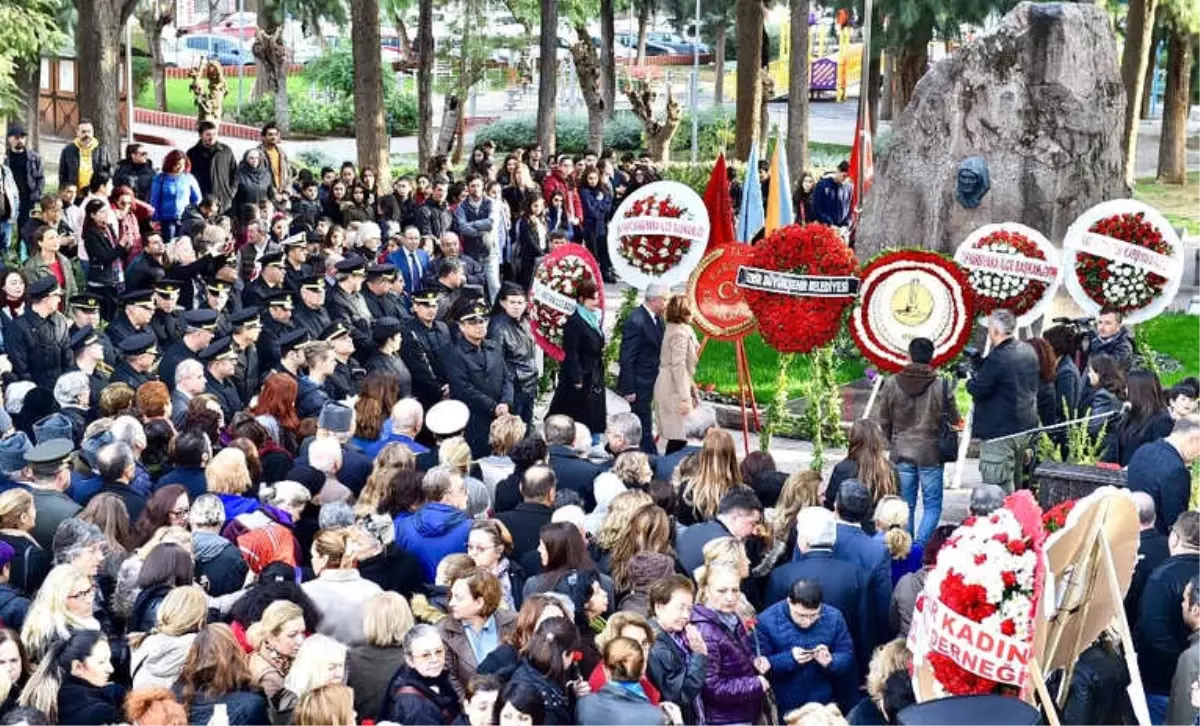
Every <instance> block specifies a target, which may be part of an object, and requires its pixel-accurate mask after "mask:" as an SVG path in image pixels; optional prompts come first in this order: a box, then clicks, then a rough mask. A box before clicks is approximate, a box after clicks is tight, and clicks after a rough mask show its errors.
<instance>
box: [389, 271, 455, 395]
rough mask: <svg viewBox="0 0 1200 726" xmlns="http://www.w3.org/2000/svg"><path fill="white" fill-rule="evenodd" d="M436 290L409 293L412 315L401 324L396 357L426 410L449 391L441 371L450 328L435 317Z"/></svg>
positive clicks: (444, 375) (436, 304) (436, 308)
mask: <svg viewBox="0 0 1200 726" xmlns="http://www.w3.org/2000/svg"><path fill="white" fill-rule="evenodd" d="M437 310H438V292H437V291H436V290H434V289H432V288H430V289H425V290H421V291H420V292H418V293H416V294H414V295H413V317H412V318H410V319H409V320H407V321H405V322H404V323H403V325H404V342H403V344H401V346H400V358H401V359H402V360H403V361H404V365H406V366H408V372H409V373H410V374H411V375H412V379H413V395H414V396H416V397H417V400H418V401H420V402H421V405H422V406H424V407H425V408H426V409H428V408H429V407H431V406H433V405H434V404H436V403H437V402H438V401H441V400H442V399H443V398H445V397H446V395H447V394H448V393H449V391H450V388H449V386H448V385H447V384H446V374H445V372H444V371H443V370H442V358H443V355H444V350H445V348H446V346H447V345H449V344H450V329H449V328H447V327H446V324H445V323H443V322H442V321H440V320H438V319H437Z"/></svg>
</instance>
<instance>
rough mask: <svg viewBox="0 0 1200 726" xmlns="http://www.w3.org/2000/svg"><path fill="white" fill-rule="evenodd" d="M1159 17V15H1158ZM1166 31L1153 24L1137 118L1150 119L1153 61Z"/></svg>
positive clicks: (1152, 94)
mask: <svg viewBox="0 0 1200 726" xmlns="http://www.w3.org/2000/svg"><path fill="white" fill-rule="evenodd" d="M1159 14H1160V15H1161V13H1159ZM1165 35H1166V31H1165V29H1164V28H1163V26H1162V25H1161V24H1160V23H1158V22H1157V21H1156V22H1155V23H1154V35H1153V36H1152V37H1151V38H1150V49H1149V50H1148V51H1147V52H1146V58H1147V59H1148V60H1147V61H1146V78H1145V80H1144V81H1142V89H1143V90H1142V107H1141V110H1140V111H1139V112H1138V118H1140V119H1143V120H1144V119H1148V118H1150V101H1151V99H1152V98H1153V97H1154V61H1155V59H1156V58H1157V57H1158V45H1159V43H1161V42H1162V41H1163V38H1164V37H1165Z"/></svg>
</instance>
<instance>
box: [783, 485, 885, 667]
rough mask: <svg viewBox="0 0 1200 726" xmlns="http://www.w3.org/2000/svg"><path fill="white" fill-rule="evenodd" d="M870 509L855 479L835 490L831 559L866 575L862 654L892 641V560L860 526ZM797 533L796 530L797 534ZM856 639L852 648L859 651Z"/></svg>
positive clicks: (862, 486) (865, 489) (863, 489)
mask: <svg viewBox="0 0 1200 726" xmlns="http://www.w3.org/2000/svg"><path fill="white" fill-rule="evenodd" d="M871 509H872V503H871V494H870V493H869V492H868V491H867V488H866V486H864V485H863V484H862V482H860V481H858V480H857V479H847V480H846V481H843V482H842V485H841V487H839V488H838V496H837V500H836V501H835V502H834V514H836V515H837V518H838V523H837V541H836V542H835V543H834V545H833V556H834V557H835V558H837V560H838V561H839V562H842V563H844V564H851V565H854V566H855V567H858V568H860V569H862V570H863V571H864V572H866V573H867V595H866V602H865V604H864V606H863V608H864V610H863V612H866V613H867V614H868V615H869V616H870V618H871V619H870V620H869V621H868V626H869V627H870V631H868V633H867V635H868V636H869V637H868V638H867V639H866V643H865V645H866V649H865V651H862V652H865V653H870V652H871V651H873V650H874V649H875V646H877V645H881V644H883V643H886V642H887V641H888V640H890V639H891V632H890V631H891V624H890V623H889V622H888V619H887V618H888V609H889V608H890V607H891V604H892V558H891V555H890V554H888V551H887V548H886V547H884V545H883V542H882V541H879V540H876V539H875V538H874V537H872V536H871V535H869V534H867V533H866V532H864V531H863V529H862V523H863V521H864V520H865V519H866V518H867V516H868V514H869V513H870V511H871ZM798 531H799V530H797V532H798ZM859 647H860V646H859V645H858V640H856V641H855V649H856V651H857V650H859Z"/></svg>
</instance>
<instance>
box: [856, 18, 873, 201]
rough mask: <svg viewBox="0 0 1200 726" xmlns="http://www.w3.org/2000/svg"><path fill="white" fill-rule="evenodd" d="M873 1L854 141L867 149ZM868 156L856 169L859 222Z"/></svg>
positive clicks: (861, 158) (862, 156)
mask: <svg viewBox="0 0 1200 726" xmlns="http://www.w3.org/2000/svg"><path fill="white" fill-rule="evenodd" d="M871 5H872V2H871V0H863V26H862V27H863V30H862V41H863V42H862V45H863V49H862V74H861V78H860V79H859V82H858V129H859V130H858V138H856V139H854V143H855V144H856V145H858V146H859V148H863V149H865V148H866V145H865V144H864V143H863V139H862V136H863V134H866V135H867V136H868V137H869V136H870V134H871V128H870V123H871V109H870V102H871ZM865 157H866V154H863V153H860V154H859V155H858V168H857V169H855V170H854V171H855V178H854V186H855V189H854V219H855V220H857V219H858V218H859V216H860V215H861V214H862V208H863V197H865V196H866V194H864V193H863V189H864V188H865V187H866V184H865V181H866V175H865V172H866V158H865Z"/></svg>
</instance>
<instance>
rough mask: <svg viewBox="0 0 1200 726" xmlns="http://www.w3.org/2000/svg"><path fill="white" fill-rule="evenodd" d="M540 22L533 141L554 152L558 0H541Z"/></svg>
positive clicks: (546, 152) (544, 151) (547, 153)
mask: <svg viewBox="0 0 1200 726" xmlns="http://www.w3.org/2000/svg"><path fill="white" fill-rule="evenodd" d="M541 15H542V24H541V29H540V32H541V37H540V42H539V47H540V48H541V57H540V58H538V76H539V78H538V117H537V141H538V143H539V144H541V146H542V154H543V155H545V156H549V155H551V154H553V153H554V141H555V139H554V126H555V122H556V120H557V118H556V113H555V106H554V104H555V101H556V98H555V96H556V95H557V94H558V33H557V32H556V31H557V28H558V3H557V2H544V3H542V13H541Z"/></svg>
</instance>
